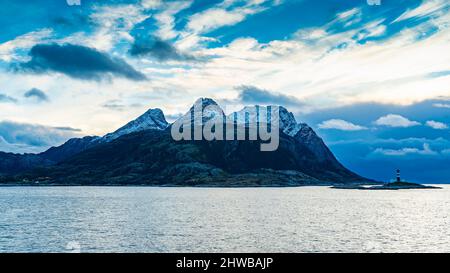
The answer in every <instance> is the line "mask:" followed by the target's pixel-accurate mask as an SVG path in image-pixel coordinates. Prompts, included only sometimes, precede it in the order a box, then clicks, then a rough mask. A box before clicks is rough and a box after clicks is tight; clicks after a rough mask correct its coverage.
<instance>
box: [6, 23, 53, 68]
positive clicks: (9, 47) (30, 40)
mask: <svg viewBox="0 0 450 273" xmlns="http://www.w3.org/2000/svg"><path fill="white" fill-rule="evenodd" d="M52 33H53V31H52V30H51V29H41V30H37V31H33V32H29V33H27V34H24V35H21V36H18V37H16V38H15V39H13V40H10V41H7V42H5V43H3V44H0V60H2V61H5V62H10V61H12V60H15V59H19V58H20V56H18V55H16V54H15V51H16V50H18V49H29V48H31V47H33V46H34V45H35V44H36V43H38V42H41V41H43V40H46V39H47V38H50V36H51V35H52Z"/></svg>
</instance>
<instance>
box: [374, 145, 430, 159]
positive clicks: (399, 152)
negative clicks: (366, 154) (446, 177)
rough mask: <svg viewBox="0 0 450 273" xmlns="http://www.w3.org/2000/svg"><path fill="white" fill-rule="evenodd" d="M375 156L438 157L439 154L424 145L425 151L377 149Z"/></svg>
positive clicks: (414, 149) (415, 149) (416, 149)
mask: <svg viewBox="0 0 450 273" xmlns="http://www.w3.org/2000/svg"><path fill="white" fill-rule="evenodd" d="M373 153H374V154H382V155H387V156H405V155H437V154H438V152H436V151H433V150H432V149H431V147H430V145H429V144H428V143H424V144H423V149H418V148H402V149H399V150H395V149H384V148H377V149H375V151H373Z"/></svg>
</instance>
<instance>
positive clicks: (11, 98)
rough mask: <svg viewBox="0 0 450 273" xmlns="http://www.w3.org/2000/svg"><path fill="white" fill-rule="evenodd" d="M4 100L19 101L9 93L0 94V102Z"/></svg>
mask: <svg viewBox="0 0 450 273" xmlns="http://www.w3.org/2000/svg"><path fill="white" fill-rule="evenodd" d="M2 102H17V100H16V99H15V98H13V97H10V96H8V95H4V94H0V103H2Z"/></svg>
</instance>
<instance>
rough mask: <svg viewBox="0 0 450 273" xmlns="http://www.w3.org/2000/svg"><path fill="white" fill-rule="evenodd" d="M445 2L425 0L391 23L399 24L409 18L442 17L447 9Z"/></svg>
mask: <svg viewBox="0 0 450 273" xmlns="http://www.w3.org/2000/svg"><path fill="white" fill-rule="evenodd" d="M447 5H448V4H447V0H427V1H423V2H422V4H421V5H420V6H418V7H417V8H414V9H410V10H407V11H406V12H404V13H403V14H402V15H400V16H399V17H398V18H397V19H395V20H394V21H393V22H400V21H403V20H407V19H411V18H416V19H417V18H422V17H426V16H433V15H442V14H443V13H445V12H446V11H445V7H447Z"/></svg>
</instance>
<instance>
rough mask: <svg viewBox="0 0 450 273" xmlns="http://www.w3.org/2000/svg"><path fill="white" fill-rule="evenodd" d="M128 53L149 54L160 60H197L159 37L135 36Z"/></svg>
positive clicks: (134, 54)
mask: <svg viewBox="0 0 450 273" xmlns="http://www.w3.org/2000/svg"><path fill="white" fill-rule="evenodd" d="M129 53H130V55H132V56H150V57H152V58H155V59H156V60H158V61H160V62H166V61H198V60H197V59H196V58H195V57H194V56H192V55H189V54H186V53H183V52H180V51H179V50H178V49H176V48H175V47H174V46H173V45H172V44H171V43H169V42H167V41H163V40H161V39H159V38H150V39H143V38H139V37H137V38H136V40H135V42H134V44H133V45H132V46H131V49H130V50H129Z"/></svg>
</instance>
